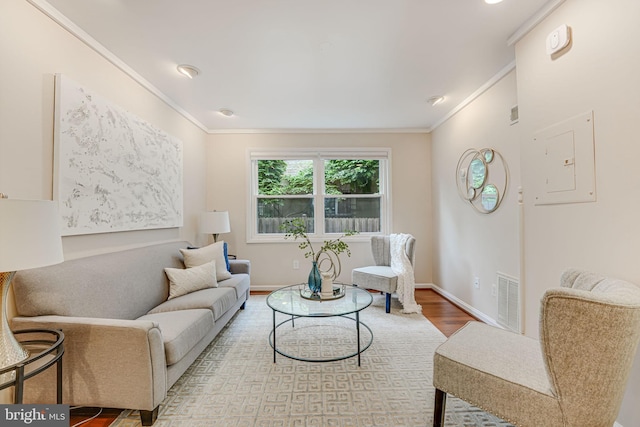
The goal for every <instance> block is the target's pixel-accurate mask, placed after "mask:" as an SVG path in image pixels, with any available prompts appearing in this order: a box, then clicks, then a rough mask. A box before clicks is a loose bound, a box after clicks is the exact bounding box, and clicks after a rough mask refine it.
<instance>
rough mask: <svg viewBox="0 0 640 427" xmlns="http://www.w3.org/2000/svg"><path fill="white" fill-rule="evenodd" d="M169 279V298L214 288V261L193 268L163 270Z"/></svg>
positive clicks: (216, 285) (216, 284)
mask: <svg viewBox="0 0 640 427" xmlns="http://www.w3.org/2000/svg"><path fill="white" fill-rule="evenodd" d="M164 272H165V273H166V275H167V277H168V278H169V298H167V299H171V298H175V297H179V296H180V295H186V294H189V293H191V292H195V291H199V290H201V289H207V288H216V287H218V283H217V282H216V263H215V262H214V261H211V262H208V263H206V264H202V265H199V266H197V267H193V268H169V267H167V268H165V269H164Z"/></svg>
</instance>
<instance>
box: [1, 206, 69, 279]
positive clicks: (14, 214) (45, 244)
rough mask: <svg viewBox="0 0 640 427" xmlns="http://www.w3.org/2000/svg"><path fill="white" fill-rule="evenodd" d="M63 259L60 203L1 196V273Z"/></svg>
mask: <svg viewBox="0 0 640 427" xmlns="http://www.w3.org/2000/svg"><path fill="white" fill-rule="evenodd" d="M62 261H64V257H63V254H62V239H61V238H60V217H59V216H58V205H57V202H52V201H49V200H15V199H0V272H10V271H18V270H26V269H29V268H36V267H43V266H45V265H51V264H57V263H59V262H62Z"/></svg>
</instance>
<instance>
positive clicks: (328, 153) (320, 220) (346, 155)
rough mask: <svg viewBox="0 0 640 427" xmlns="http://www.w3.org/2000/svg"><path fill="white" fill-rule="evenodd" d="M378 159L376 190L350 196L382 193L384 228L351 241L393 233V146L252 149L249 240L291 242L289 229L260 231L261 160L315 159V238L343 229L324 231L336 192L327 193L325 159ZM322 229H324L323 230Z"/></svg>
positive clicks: (312, 237)
mask: <svg viewBox="0 0 640 427" xmlns="http://www.w3.org/2000/svg"><path fill="white" fill-rule="evenodd" d="M353 159H362V160H378V161H380V171H379V187H378V193H375V194H362V195H360V194H348V195H344V196H345V197H346V198H363V197H369V198H370V197H372V196H378V197H379V198H380V231H378V232H367V233H359V234H357V235H355V236H352V237H349V240H351V241H368V240H369V239H370V236H372V235H382V234H389V230H390V224H391V210H392V209H391V208H392V204H391V148H378V147H376V148H364V147H363V148H348V149H342V148H325V149H322V148H321V149H318V148H314V149H305V148H289V149H274V150H264V149H251V148H250V149H248V150H247V163H248V165H247V167H248V171H249V173H248V178H249V179H248V191H247V195H248V200H247V206H248V209H247V215H246V226H247V230H246V236H247V239H246V241H247V243H278V242H289V243H290V241H287V240H285V239H284V235H285V233H262V234H259V233H258V230H257V226H258V216H257V212H258V199H260V198H265V197H264V195H260V194H258V160H313V168H314V176H313V177H314V179H313V194H309V195H308V197H309V198H311V199H313V209H314V232H313V233H309V239H310V240H311V241H312V242H315V241H322V240H326V239H332V238H336V237H337V236H340V234H341V233H324V232H323V231H324V203H325V199H327V198H335V197H336V195H335V194H325V188H324V186H325V179H324V162H325V160H353ZM304 197H307V196H305V195H280V196H277V198H304ZM318 230H321V231H322V232H319V231H318Z"/></svg>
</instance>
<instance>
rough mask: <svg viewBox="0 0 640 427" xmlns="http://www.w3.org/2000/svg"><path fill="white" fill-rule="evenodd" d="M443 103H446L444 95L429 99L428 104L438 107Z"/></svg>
mask: <svg viewBox="0 0 640 427" xmlns="http://www.w3.org/2000/svg"><path fill="white" fill-rule="evenodd" d="M443 101H444V96H442V95H438V96H432V97H431V98H429V99H427V102H428V103H429V104H431V105H433V106H436V105H438V104H440V103H441V102H443Z"/></svg>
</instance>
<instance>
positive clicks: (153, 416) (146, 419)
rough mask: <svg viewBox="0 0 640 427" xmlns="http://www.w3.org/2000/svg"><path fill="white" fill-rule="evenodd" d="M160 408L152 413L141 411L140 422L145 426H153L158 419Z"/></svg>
mask: <svg viewBox="0 0 640 427" xmlns="http://www.w3.org/2000/svg"><path fill="white" fill-rule="evenodd" d="M159 408H160V406H156V407H155V408H154V409H153V410H152V411H143V410H140V421H141V423H142V425H143V426H151V425H153V423H155V422H156V420H157V419H158V409H159Z"/></svg>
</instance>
